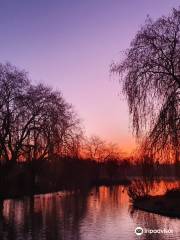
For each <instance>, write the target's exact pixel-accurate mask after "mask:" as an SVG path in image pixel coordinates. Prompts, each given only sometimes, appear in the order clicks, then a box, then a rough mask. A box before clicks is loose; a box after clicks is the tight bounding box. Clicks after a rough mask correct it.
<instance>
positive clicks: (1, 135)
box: [0, 64, 80, 162]
mask: <svg viewBox="0 0 180 240" xmlns="http://www.w3.org/2000/svg"><path fill="white" fill-rule="evenodd" d="M77 126H78V127H79V120H78V118H77V116H76V114H75V112H74V110H73V108H72V106H71V105H70V104H68V103H67V102H66V101H65V100H64V98H63V97H62V94H61V93H60V92H58V91H56V92H55V91H53V90H52V89H50V88H49V87H46V86H44V85H42V84H39V85H37V86H34V85H32V84H31V83H30V81H29V80H28V78H27V74H26V73H25V72H23V71H19V70H18V69H16V68H15V67H13V66H11V65H10V64H6V65H2V64H1V65H0V159H1V160H4V161H5V162H9V161H10V162H16V161H17V160H33V159H36V160H37V159H44V158H47V157H48V158H51V157H52V156H53V154H54V153H60V149H61V148H62V147H63V146H64V143H65V142H68V141H69V140H68V139H69V136H70V135H71V136H72V135H73V134H74V132H75V129H77ZM79 129H80V127H79ZM76 132H77V131H76Z"/></svg>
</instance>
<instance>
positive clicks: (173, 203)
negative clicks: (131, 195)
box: [133, 189, 180, 218]
mask: <svg viewBox="0 0 180 240" xmlns="http://www.w3.org/2000/svg"><path fill="white" fill-rule="evenodd" d="M179 203H180V189H172V190H168V191H167V192H166V193H165V194H164V195H161V196H150V195H147V196H145V197H141V198H137V199H134V200H133V207H134V208H136V209H140V210H144V211H147V212H152V213H156V214H161V215H164V216H169V217H176V218H180V204H179Z"/></svg>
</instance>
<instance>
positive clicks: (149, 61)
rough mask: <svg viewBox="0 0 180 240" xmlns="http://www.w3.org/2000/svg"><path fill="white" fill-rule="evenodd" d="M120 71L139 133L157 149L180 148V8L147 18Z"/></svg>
mask: <svg viewBox="0 0 180 240" xmlns="http://www.w3.org/2000/svg"><path fill="white" fill-rule="evenodd" d="M111 71H112V72H115V73H118V74H119V75H120V81H121V83H122V86H123V92H124V93H125V95H126V96H127V100H128V105H129V111H130V115H131V116H132V123H133V129H134V130H135V133H136V136H138V137H144V136H145V137H147V138H146V143H147V144H146V146H148V149H149V150H151V151H154V152H157V151H160V150H161V151H165V150H167V149H168V151H169V150H170V151H169V152H171V153H172V154H173V156H174V159H176V160H179V149H180V9H173V10H172V12H171V14H170V15H169V16H162V17H160V18H159V19H157V20H156V21H154V20H152V19H151V18H150V17H148V18H147V20H146V22H145V24H144V26H142V27H141V29H140V30H139V31H138V32H137V34H136V36H135V38H134V39H133V40H132V42H131V44H130V47H129V49H127V50H126V52H125V57H124V59H123V60H122V61H121V62H120V63H114V64H112V67H111Z"/></svg>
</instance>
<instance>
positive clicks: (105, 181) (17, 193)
mask: <svg viewBox="0 0 180 240" xmlns="http://www.w3.org/2000/svg"><path fill="white" fill-rule="evenodd" d="M129 184H131V181H130V180H128V179H125V178H124V179H121V178H119V179H112V178H102V179H98V180H95V181H92V182H91V183H89V184H88V185H83V186H82V185H79V186H77V185H76V186H74V187H72V186H70V185H69V186H66V187H65V186H59V187H49V188H47V187H46V188H37V187H36V188H35V190H34V191H32V189H31V191H22V190H21V189H20V188H19V189H14V191H11V192H9V191H8V192H4V193H1V194H0V199H1V200H5V199H15V198H23V197H30V196H33V195H39V194H46V193H53V192H59V191H72V192H73V191H82V192H85V191H89V189H91V188H93V187H100V186H114V185H123V186H127V185H129Z"/></svg>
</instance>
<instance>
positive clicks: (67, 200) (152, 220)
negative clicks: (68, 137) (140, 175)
mask: <svg viewBox="0 0 180 240" xmlns="http://www.w3.org/2000/svg"><path fill="white" fill-rule="evenodd" d="M167 185H168V183H164V182H161V183H159V185H158V186H157V188H156V190H154V191H157V192H158V191H163V189H164V188H165V187H167ZM137 226H140V227H142V228H146V229H170V230H172V231H173V233H166V234H162V233H161V234H155V233H154V234H147V233H146V234H145V233H143V234H142V235H141V236H136V234H135V233H134V230H135V228H136V227H137ZM0 239H1V240H5V239H7V240H31V239H32V240H45V239H48V240H56V239H62V240H96V239H97V240H120V239H123V240H126V239H127V240H133V239H156V240H158V239H162V240H166V239H173V240H179V239H180V220H178V219H175V218H174V219H173V218H169V217H163V216H160V215H156V214H152V213H147V212H144V211H137V210H136V211H133V210H132V208H131V206H130V201H129V197H128V195H127V191H126V188H125V187H123V186H114V187H98V188H94V189H92V190H91V191H90V192H89V193H86V194H70V193H66V192H58V193H53V194H45V195H37V196H35V197H34V198H24V199H23V200H6V201H4V207H3V210H1V213H0Z"/></svg>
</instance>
